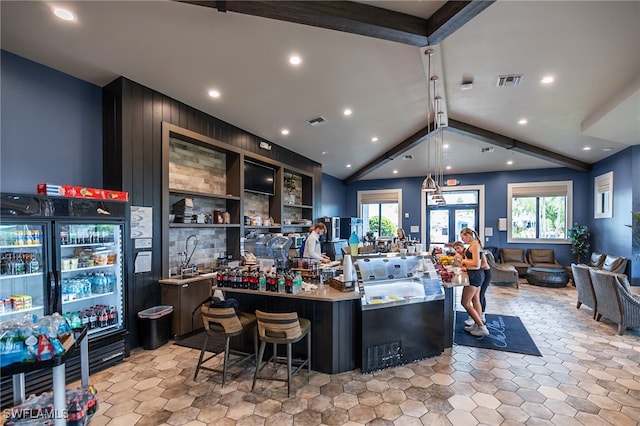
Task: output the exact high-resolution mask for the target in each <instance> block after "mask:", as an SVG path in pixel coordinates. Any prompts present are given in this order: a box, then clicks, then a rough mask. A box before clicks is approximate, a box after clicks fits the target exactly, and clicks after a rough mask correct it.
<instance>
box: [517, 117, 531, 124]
mask: <svg viewBox="0 0 640 426" xmlns="http://www.w3.org/2000/svg"><path fill="white" fill-rule="evenodd" d="M528 122H529V121H528V120H527V119H526V118H521V119H520V120H518V124H521V125H525V124H527V123H528Z"/></svg>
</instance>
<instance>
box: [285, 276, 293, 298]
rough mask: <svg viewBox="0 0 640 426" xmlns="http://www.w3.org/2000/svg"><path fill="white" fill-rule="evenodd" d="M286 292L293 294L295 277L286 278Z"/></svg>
mask: <svg viewBox="0 0 640 426" xmlns="http://www.w3.org/2000/svg"><path fill="white" fill-rule="evenodd" d="M285 291H286V292H287V293H289V294H291V293H293V276H292V275H291V274H287V276H286V278H285Z"/></svg>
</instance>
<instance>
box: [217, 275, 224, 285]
mask: <svg viewBox="0 0 640 426" xmlns="http://www.w3.org/2000/svg"><path fill="white" fill-rule="evenodd" d="M216 284H217V286H218V287H224V274H223V273H222V272H218V275H216Z"/></svg>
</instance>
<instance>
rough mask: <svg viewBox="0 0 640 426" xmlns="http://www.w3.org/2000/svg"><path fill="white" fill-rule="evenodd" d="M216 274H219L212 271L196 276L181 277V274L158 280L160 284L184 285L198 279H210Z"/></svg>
mask: <svg viewBox="0 0 640 426" xmlns="http://www.w3.org/2000/svg"><path fill="white" fill-rule="evenodd" d="M216 275H217V274H216V273H215V272H211V273H209V274H202V275H196V276H194V277H183V278H180V277H179V276H175V277H172V278H163V279H161V280H158V282H159V283H160V284H171V285H183V284H189V283H193V282H196V281H202V280H206V279H209V278H215V277H216Z"/></svg>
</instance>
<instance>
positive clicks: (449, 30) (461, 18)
mask: <svg viewBox="0 0 640 426" xmlns="http://www.w3.org/2000/svg"><path fill="white" fill-rule="evenodd" d="M494 2H495V0H474V1H448V2H446V3H445V4H444V5H443V6H442V7H441V8H440V9H438V10H436V11H435V12H434V13H433V15H431V16H430V17H429V19H428V20H427V30H428V31H427V37H428V39H429V45H431V46H433V45H436V44H440V43H441V42H442V41H443V40H444V39H445V38H447V37H449V36H450V35H451V34H453V33H454V32H456V31H457V30H458V29H459V28H460V27H462V26H463V25H464V24H466V23H467V22H469V21H470V20H472V19H473V18H475V17H476V16H477V15H478V14H479V13H480V12H482V11H483V10H485V9H486V8H487V7H489V6H491V5H492V4H493V3H494Z"/></svg>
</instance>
